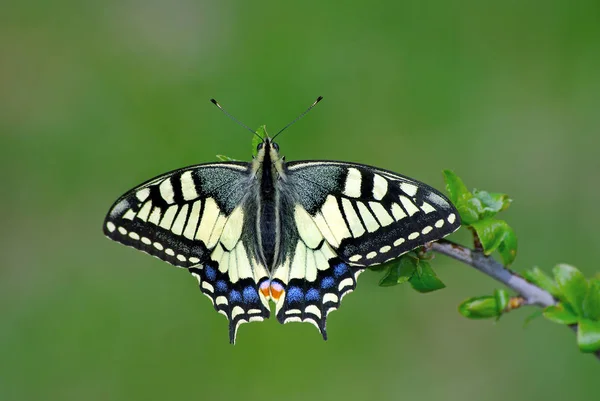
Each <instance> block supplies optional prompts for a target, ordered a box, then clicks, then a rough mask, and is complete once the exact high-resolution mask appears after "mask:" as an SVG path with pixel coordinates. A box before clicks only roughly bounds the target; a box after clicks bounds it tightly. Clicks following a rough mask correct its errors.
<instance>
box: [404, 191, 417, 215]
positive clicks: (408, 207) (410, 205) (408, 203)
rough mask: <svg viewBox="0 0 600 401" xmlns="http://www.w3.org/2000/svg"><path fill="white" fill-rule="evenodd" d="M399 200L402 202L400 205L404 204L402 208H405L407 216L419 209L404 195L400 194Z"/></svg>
mask: <svg viewBox="0 0 600 401" xmlns="http://www.w3.org/2000/svg"><path fill="white" fill-rule="evenodd" d="M400 202H401V203H402V206H404V209H405V210H406V213H408V215H409V216H412V215H413V214H415V213H417V212H418V211H419V209H418V208H417V207H416V206H415V204H414V203H412V202H411V200H410V199H408V198H407V197H406V196H402V195H400Z"/></svg>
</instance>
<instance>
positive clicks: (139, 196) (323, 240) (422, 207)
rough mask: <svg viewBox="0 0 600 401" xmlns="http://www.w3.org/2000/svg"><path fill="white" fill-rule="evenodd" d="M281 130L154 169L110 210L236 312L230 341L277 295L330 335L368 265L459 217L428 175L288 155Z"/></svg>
mask: <svg viewBox="0 0 600 401" xmlns="http://www.w3.org/2000/svg"><path fill="white" fill-rule="evenodd" d="M319 100H321V97H319V99H317V101H316V102H315V103H313V105H312V106H311V107H310V108H312V107H313V106H314V105H315V104H316V103H317V102H318V101H319ZM213 103H215V104H217V103H216V101H214V100H213ZM217 106H219V105H218V104H217ZM219 107H220V106H219ZM310 108H309V110H310ZM223 111H224V110H223ZM307 111H308V110H307ZM305 113H306V112H305ZM305 113H303V114H302V115H301V116H300V117H302V116H303V115H304V114H305ZM300 117H298V118H300ZM242 125H243V124H242ZM288 126H289V124H288ZM246 128H247V127H246ZM286 128H287V126H286ZM284 129H285V128H284ZM251 131H252V130H251ZM282 131H283V130H282ZM280 132H281V131H280ZM275 136H277V135H275ZM275 136H274V137H273V138H270V137H269V136H268V135H265V136H264V138H261V139H262V141H261V142H260V143H259V145H258V148H257V155H256V156H255V157H254V158H253V160H252V161H251V162H249V163H245V162H233V161H231V162H221V163H208V164H199V165H195V166H191V167H186V168H182V169H179V170H175V171H171V172H169V173H166V174H163V175H160V176H158V177H156V178H153V179H151V180H150V181H147V182H145V183H143V184H141V185H140V186H138V187H135V188H133V189H132V190H130V191H129V192H127V193H126V194H124V195H123V196H121V197H120V198H119V199H118V200H117V201H116V202H115V203H114V205H113V206H112V207H111V208H110V211H109V212H108V215H107V216H106V219H105V221H104V227H103V229H104V234H105V235H106V236H108V237H109V238H110V239H112V240H114V241H117V242H120V243H122V244H125V245H127V246H131V247H134V248H136V249H139V250H141V251H143V252H146V253H148V254H150V255H153V256H155V257H157V258H159V259H162V260H164V261H166V262H168V263H170V264H172V265H175V266H178V267H182V268H185V269H187V270H188V271H189V272H190V273H191V274H192V275H193V276H194V277H195V278H196V279H197V280H198V283H199V286H200V290H201V291H202V293H204V294H205V295H206V296H208V298H210V300H211V302H212V303H213V305H214V308H215V309H216V310H217V311H218V312H219V313H222V314H223V315H225V316H226V317H227V319H228V321H229V340H230V342H231V343H234V342H235V338H236V333H237V329H238V327H239V326H240V324H242V323H247V322H254V321H262V320H263V319H265V318H268V317H269V316H270V304H269V301H273V302H274V303H275V314H276V316H277V320H278V321H279V322H281V323H287V322H309V323H312V324H314V325H315V326H316V327H317V329H318V330H319V331H320V333H321V334H322V336H323V338H324V339H327V333H326V329H325V326H326V320H327V315H328V314H329V313H330V312H331V311H333V310H335V309H337V308H338V307H339V306H340V302H341V301H342V298H343V297H344V295H346V294H348V293H350V292H352V291H353V290H354V288H355V287H356V280H357V277H358V275H359V274H360V273H362V272H363V271H364V270H365V268H367V267H370V266H374V265H377V264H381V263H385V262H387V261H390V260H393V259H396V258H398V257H399V256H400V255H402V254H404V253H406V252H408V251H410V250H412V249H415V248H417V247H419V246H422V245H424V244H426V243H428V242H431V241H435V240H438V239H440V238H442V237H444V236H446V235H448V234H450V233H452V232H454V231H455V230H457V229H458V228H459V227H460V218H459V215H458V212H457V211H456V209H455V208H454V206H453V205H452V204H451V203H450V202H449V201H448V199H447V198H446V197H445V196H444V195H442V194H441V193H440V192H438V191H437V190H435V189H433V188H431V187H429V186H427V185H425V184H423V183H422V182H419V181H416V180H413V179H411V178H408V177H405V176H402V175H400V174H396V173H393V172H391V171H387V170H383V169H380V168H376V167H371V166H367V165H363V164H356V163H347V162H337V161H296V162H289V163H288V162H285V161H284V158H283V157H282V156H280V154H279V146H278V145H277V144H276V143H275V142H274V141H273V139H274V138H275Z"/></svg>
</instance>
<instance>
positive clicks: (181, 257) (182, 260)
mask: <svg viewBox="0 0 600 401" xmlns="http://www.w3.org/2000/svg"><path fill="white" fill-rule="evenodd" d="M177 260H179V261H180V262H185V261H186V260H187V259H186V257H185V256H183V255H181V254H179V255H177Z"/></svg>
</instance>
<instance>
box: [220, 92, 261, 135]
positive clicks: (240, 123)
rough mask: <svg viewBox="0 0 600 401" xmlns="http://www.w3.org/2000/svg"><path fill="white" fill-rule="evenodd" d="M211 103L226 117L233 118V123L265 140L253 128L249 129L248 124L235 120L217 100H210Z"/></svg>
mask: <svg viewBox="0 0 600 401" xmlns="http://www.w3.org/2000/svg"><path fill="white" fill-rule="evenodd" d="M210 101H211V102H212V104H214V105H215V106H217V107H218V108H219V110H221V111H222V112H223V113H225V115H226V116H227V117H229V118H231V119H232V120H233V121H235V122H236V123H237V124H238V125H241V126H242V127H244V128H246V129H247V130H248V131H250V132H252V133H253V134H254V135H256V136H257V137H259V138H260V139H261V141H262V140H264V139H263V138H262V137H261V136H260V135H258V134H257V133H256V131H254V130H253V129H252V128H250V127H248V126H247V125H246V124H244V123H242V122H241V121H240V120H238V119H237V118H235V117H234V116H232V115H231V114H229V113H228V112H227V110H225V109H224V108H223V107H222V106H221V105H220V104H219V102H217V101H216V100H215V99H210Z"/></svg>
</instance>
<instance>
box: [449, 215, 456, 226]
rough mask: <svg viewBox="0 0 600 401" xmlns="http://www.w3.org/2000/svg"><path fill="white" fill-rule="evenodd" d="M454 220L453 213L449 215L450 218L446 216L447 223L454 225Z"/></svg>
mask: <svg viewBox="0 0 600 401" xmlns="http://www.w3.org/2000/svg"><path fill="white" fill-rule="evenodd" d="M455 220H456V215H455V214H454V213H452V214H450V216H448V222H449V223H450V224H454V221H455Z"/></svg>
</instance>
